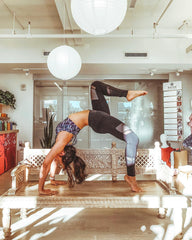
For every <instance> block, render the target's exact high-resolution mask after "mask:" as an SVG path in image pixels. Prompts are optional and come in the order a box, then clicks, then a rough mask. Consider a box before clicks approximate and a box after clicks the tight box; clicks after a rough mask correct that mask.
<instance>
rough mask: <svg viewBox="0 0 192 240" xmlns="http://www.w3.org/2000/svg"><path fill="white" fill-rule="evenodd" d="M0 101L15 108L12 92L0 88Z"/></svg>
mask: <svg viewBox="0 0 192 240" xmlns="http://www.w3.org/2000/svg"><path fill="white" fill-rule="evenodd" d="M0 103H2V104H5V105H8V106H10V107H11V108H13V109H15V108H16V107H15V103H16V99H15V96H14V94H12V93H10V92H9V91H3V90H0Z"/></svg>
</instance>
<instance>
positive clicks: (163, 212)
mask: <svg viewBox="0 0 192 240" xmlns="http://www.w3.org/2000/svg"><path fill="white" fill-rule="evenodd" d="M166 213H167V209H166V208H159V210H158V214H157V217H158V218H160V219H164V218H166Z"/></svg>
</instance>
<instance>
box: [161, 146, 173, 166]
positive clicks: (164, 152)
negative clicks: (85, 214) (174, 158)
mask: <svg viewBox="0 0 192 240" xmlns="http://www.w3.org/2000/svg"><path fill="white" fill-rule="evenodd" d="M174 150H175V149H174V148H172V147H167V148H161V159H162V160H163V161H164V162H166V164H167V166H169V167H171V161H170V160H171V152H172V151H174Z"/></svg>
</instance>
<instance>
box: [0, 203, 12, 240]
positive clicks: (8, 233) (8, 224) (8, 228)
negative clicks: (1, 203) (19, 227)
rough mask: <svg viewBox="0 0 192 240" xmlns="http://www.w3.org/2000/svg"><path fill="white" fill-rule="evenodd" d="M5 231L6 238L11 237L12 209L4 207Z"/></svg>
mask: <svg viewBox="0 0 192 240" xmlns="http://www.w3.org/2000/svg"><path fill="white" fill-rule="evenodd" d="M2 212H3V219H2V222H3V232H4V239H10V236H11V209H10V208H3V211H2Z"/></svg>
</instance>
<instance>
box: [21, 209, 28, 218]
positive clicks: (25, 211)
mask: <svg viewBox="0 0 192 240" xmlns="http://www.w3.org/2000/svg"><path fill="white" fill-rule="evenodd" d="M20 218H21V219H25V218H27V209H26V208H21V209H20Z"/></svg>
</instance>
